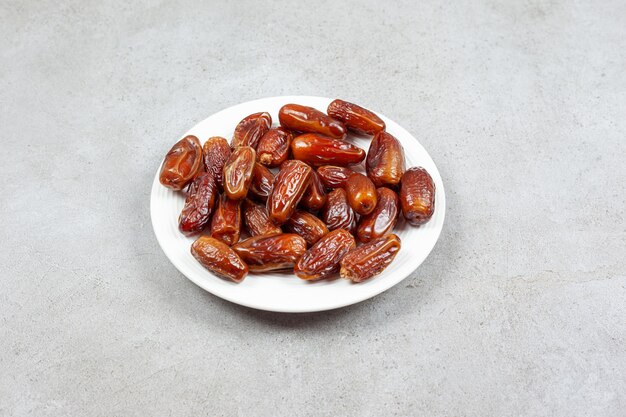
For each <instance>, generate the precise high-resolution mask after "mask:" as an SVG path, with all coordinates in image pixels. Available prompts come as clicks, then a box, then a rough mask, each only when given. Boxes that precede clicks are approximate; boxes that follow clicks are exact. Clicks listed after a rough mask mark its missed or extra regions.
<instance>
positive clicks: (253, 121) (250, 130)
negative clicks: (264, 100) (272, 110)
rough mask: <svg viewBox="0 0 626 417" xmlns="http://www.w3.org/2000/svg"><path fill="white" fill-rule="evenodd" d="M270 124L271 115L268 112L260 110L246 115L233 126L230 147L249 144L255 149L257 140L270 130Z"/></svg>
mask: <svg viewBox="0 0 626 417" xmlns="http://www.w3.org/2000/svg"><path fill="white" fill-rule="evenodd" d="M270 126H272V116H270V114H269V113H266V112H260V113H254V114H251V115H249V116H246V117H245V118H244V119H243V120H242V121H241V122H239V124H238V125H237V127H236V128H235V133H234V135H233V140H232V142H231V145H232V147H233V148H237V147H239V146H250V147H252V148H254V149H256V147H257V145H258V143H259V140H260V139H261V138H262V137H263V135H265V134H266V133H267V131H268V130H270Z"/></svg>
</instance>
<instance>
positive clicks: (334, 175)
mask: <svg viewBox="0 0 626 417" xmlns="http://www.w3.org/2000/svg"><path fill="white" fill-rule="evenodd" d="M353 173H354V171H352V170H351V169H350V168H346V167H338V166H333V165H324V166H321V167H319V168H317V175H319V177H320V179H321V180H322V183H324V185H325V186H326V188H328V189H333V188H343V187H345V186H346V182H347V181H348V177H350V175H352V174H353Z"/></svg>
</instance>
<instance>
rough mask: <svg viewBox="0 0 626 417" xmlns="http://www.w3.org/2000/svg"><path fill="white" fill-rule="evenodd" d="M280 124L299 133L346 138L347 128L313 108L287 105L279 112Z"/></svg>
mask: <svg viewBox="0 0 626 417" xmlns="http://www.w3.org/2000/svg"><path fill="white" fill-rule="evenodd" d="M278 120H279V121H280V124H281V125H282V126H283V127H285V128H287V129H289V130H297V131H298V132H308V133H319V134H322V135H325V136H328V137H331V138H335V139H344V138H345V137H346V127H345V126H344V125H343V123H341V122H340V121H339V120H337V119H334V118H332V117H330V116H328V115H327V114H324V113H322V112H321V111H319V110H317V109H314V108H313V107H308V106H302V105H300V104H285V105H284V106H283V107H281V109H280V110H279V112H278Z"/></svg>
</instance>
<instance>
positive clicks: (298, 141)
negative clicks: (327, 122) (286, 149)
mask: <svg viewBox="0 0 626 417" xmlns="http://www.w3.org/2000/svg"><path fill="white" fill-rule="evenodd" d="M291 154H292V155H293V157H294V159H299V160H301V161H304V162H306V163H307V164H310V165H314V166H319V165H340V166H345V165H354V164H358V163H359V162H361V161H363V159H365V151H364V150H363V149H361V148H359V147H358V146H354V145H353V144H351V143H349V142H346V141H345V140H339V139H332V138H329V137H326V136H322V135H318V134H315V133H305V134H304V135H300V136H297V137H295V138H294V140H293V141H291Z"/></svg>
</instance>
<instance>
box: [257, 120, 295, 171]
mask: <svg viewBox="0 0 626 417" xmlns="http://www.w3.org/2000/svg"><path fill="white" fill-rule="evenodd" d="M292 139H293V134H292V133H291V132H290V131H288V130H286V129H285V128H282V127H278V128H276V129H270V130H269V131H268V132H267V133H266V134H265V135H263V137H262V138H261V140H260V141H259V146H258V147H257V150H256V154H257V156H258V158H259V162H260V163H261V164H263V165H265V166H268V167H270V168H274V167H277V166H280V164H282V163H283V162H285V161H286V160H287V157H288V156H289V145H291V140H292Z"/></svg>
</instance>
